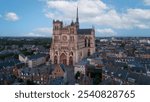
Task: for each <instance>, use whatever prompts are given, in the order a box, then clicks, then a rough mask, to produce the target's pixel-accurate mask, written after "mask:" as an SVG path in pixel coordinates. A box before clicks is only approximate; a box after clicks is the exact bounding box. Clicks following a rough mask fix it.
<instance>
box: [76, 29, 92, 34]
mask: <svg viewBox="0 0 150 102" xmlns="http://www.w3.org/2000/svg"><path fill="white" fill-rule="evenodd" d="M91 32H92V29H78V30H77V33H78V34H84V35H87V34H91Z"/></svg>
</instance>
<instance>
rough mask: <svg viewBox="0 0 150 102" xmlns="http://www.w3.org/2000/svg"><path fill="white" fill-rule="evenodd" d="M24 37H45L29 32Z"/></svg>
mask: <svg viewBox="0 0 150 102" xmlns="http://www.w3.org/2000/svg"><path fill="white" fill-rule="evenodd" d="M25 36H30V37H45V35H43V34H38V33H34V32H30V33H28V34H26V35H25Z"/></svg>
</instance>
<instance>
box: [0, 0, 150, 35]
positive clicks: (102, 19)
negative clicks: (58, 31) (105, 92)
mask: <svg viewBox="0 0 150 102" xmlns="http://www.w3.org/2000/svg"><path fill="white" fill-rule="evenodd" d="M77 5H78V8H79V21H80V28H90V27H92V26H94V27H95V30H96V36H104V37H109V36H147V37H150V0H77V1H76V0H73V1H70V0H68V1H67V0H66V1H65V0H64V1H58V0H57V1H55V0H0V36H42V37H50V36H51V35H52V20H53V19H59V20H63V21H64V25H67V24H70V22H71V21H72V20H74V21H75V18H76V7H77Z"/></svg>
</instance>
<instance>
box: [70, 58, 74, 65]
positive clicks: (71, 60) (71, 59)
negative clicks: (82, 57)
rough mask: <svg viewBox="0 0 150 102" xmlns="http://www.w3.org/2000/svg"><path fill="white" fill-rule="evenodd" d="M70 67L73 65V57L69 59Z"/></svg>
mask: <svg viewBox="0 0 150 102" xmlns="http://www.w3.org/2000/svg"><path fill="white" fill-rule="evenodd" d="M69 65H73V58H72V57H70V58H69Z"/></svg>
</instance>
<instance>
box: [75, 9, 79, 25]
mask: <svg viewBox="0 0 150 102" xmlns="http://www.w3.org/2000/svg"><path fill="white" fill-rule="evenodd" d="M76 25H77V28H79V17H78V6H77V15H76Z"/></svg>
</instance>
